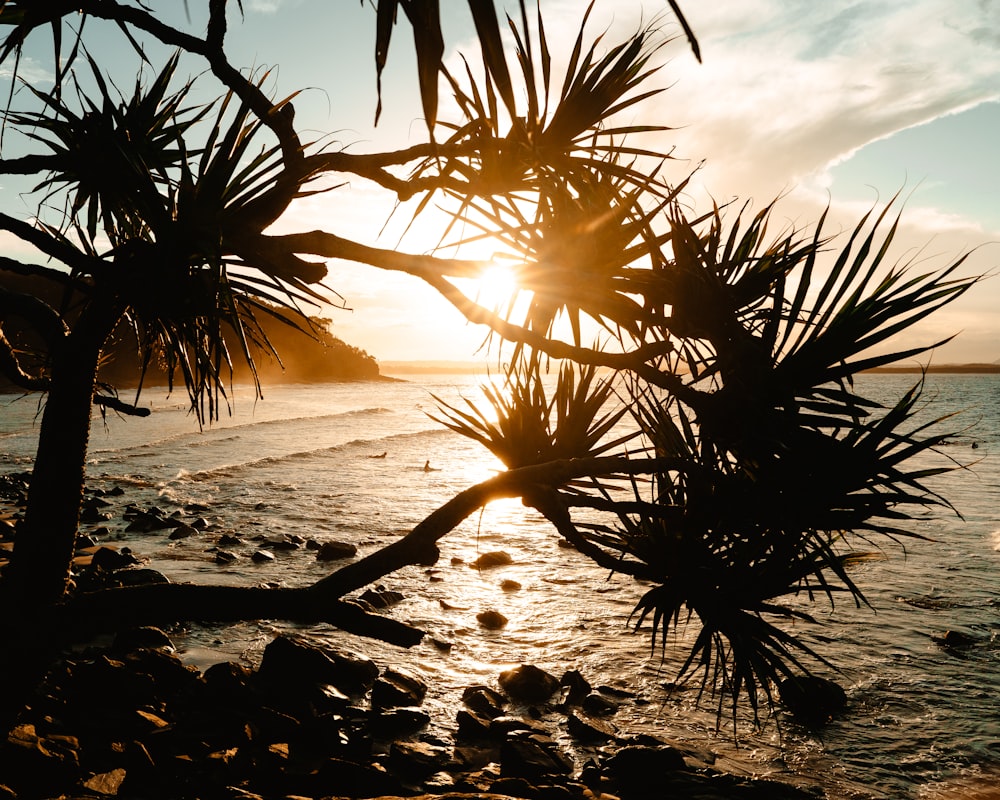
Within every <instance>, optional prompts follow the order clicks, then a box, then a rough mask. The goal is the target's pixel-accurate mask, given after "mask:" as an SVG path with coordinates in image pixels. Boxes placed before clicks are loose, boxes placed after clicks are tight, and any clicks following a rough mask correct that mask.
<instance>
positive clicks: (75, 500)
mask: <svg viewBox="0 0 1000 800" xmlns="http://www.w3.org/2000/svg"><path fill="white" fill-rule="evenodd" d="M119 317H120V309H119V308H118V306H117V305H115V304H113V303H112V302H109V301H105V302H100V301H97V302H93V303H91V304H90V305H88V306H87V307H86V308H85V309H84V310H83V312H82V313H81V315H80V317H79V318H78V319H77V321H76V324H74V325H73V328H72V331H71V332H70V333H69V334H68V335H67V336H66V337H65V339H63V341H62V342H61V343H60V344H59V346H58V347H55V348H54V349H53V352H52V362H51V373H50V384H49V391H48V397H47V399H46V402H45V409H44V411H43V412H42V421H41V425H40V427H39V431H38V451H37V453H36V456H35V465H34V469H33V471H32V475H31V484H30V486H29V489H28V503H27V507H26V508H25V514H24V519H23V520H22V522H21V524H20V525H19V526H18V530H17V535H16V539H15V542H14V553H13V557H12V559H11V564H10V569H9V570H8V572H9V574H8V575H6V576H5V577H6V578H8V579H9V582H10V585H9V586H8V590H9V591H8V599H13V601H14V602H15V603H17V604H18V605H21V606H22V607H21V609H20V611H21V613H24V612H26V611H28V610H30V609H33V608H37V607H38V606H41V605H47V604H49V603H53V602H55V601H57V600H58V599H59V598H60V597H62V596H63V594H64V593H65V591H66V586H67V583H68V580H69V575H70V569H71V567H72V562H73V556H74V554H75V551H76V534H77V527H78V525H79V521H80V505H81V501H82V498H83V489H84V481H85V465H86V460H87V444H88V440H89V438H90V416H91V405H92V401H93V395H94V382H95V379H96V376H97V364H98V360H99V358H100V355H101V351H102V349H103V347H104V343H105V341H106V339H107V338H108V336H109V335H110V333H111V331H112V330H113V329H114V326H115V324H116V323H117V321H118V319H119ZM6 613H10V611H8V612H6Z"/></svg>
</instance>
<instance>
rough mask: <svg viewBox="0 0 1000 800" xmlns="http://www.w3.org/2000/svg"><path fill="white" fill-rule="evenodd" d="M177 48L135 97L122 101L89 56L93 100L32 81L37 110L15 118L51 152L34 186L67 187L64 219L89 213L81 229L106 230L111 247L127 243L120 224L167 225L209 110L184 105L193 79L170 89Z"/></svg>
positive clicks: (92, 235) (38, 188)
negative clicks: (191, 143) (167, 200)
mask: <svg viewBox="0 0 1000 800" xmlns="http://www.w3.org/2000/svg"><path fill="white" fill-rule="evenodd" d="M178 58H179V56H178V54H175V55H174V56H172V57H171V58H170V59H168V61H167V62H166V64H165V66H164V68H163V69H162V70H161V71H160V72H159V74H157V75H156V76H155V78H154V79H153V80H152V81H151V82H150V84H149V85H148V86H144V85H143V84H142V82H141V80H140V79H137V80H136V85H135V88H134V90H133V93H132V96H131V97H130V98H129V99H127V100H125V99H116V98H115V97H114V96H113V95H112V92H111V88H110V87H109V85H108V83H107V81H106V80H105V78H104V77H103V75H102V74H101V71H100V68H99V67H98V65H97V63H96V62H95V61H94V59H93V58H92V57H91V56H90V55H89V54H88V55H87V63H88V64H89V66H90V71H91V73H92V77H93V80H94V84H95V86H96V89H97V96H96V97H95V98H91V97H90V96H88V95H87V94H85V93H83V92H82V90H80V89H79V87H78V90H77V94H78V99H79V104H80V107H81V109H80V111H75V110H74V109H73V108H71V107H70V105H69V104H68V102H67V100H66V98H65V96H64V94H63V93H62V91H57V90H56V89H53V90H51V91H49V92H43V91H41V90H39V89H36V88H34V87H31V86H28V87H27V88H28V89H29V91H30V92H31V93H32V94H33V95H34V96H35V97H36V98H37V99H38V101H39V102H40V103H41V106H42V107H41V110H39V111H35V112H24V113H11V114H9V120H10V121H11V122H13V123H14V124H16V125H18V126H20V127H22V128H25V129H29V130H28V132H27V136H28V137H29V138H31V139H35V140H37V141H39V142H40V143H42V144H44V145H45V146H46V147H47V148H48V149H49V150H50V151H51V154H52V156H51V159H50V163H51V164H52V169H51V170H50V172H49V174H48V176H47V177H46V178H45V179H44V180H43V181H42V182H41V183H39V184H38V185H37V186H36V187H35V189H34V191H41V190H45V191H47V194H46V196H45V197H44V198H43V200H42V202H43V203H44V202H45V201H46V200H47V199H48V198H49V197H51V196H52V195H54V194H56V193H58V192H61V191H62V192H66V193H67V195H68V203H67V206H68V208H67V210H68V213H67V214H66V217H65V219H66V222H67V223H71V222H72V221H74V220H76V219H78V216H77V215H78V214H81V213H82V214H83V215H84V216H83V219H84V220H85V222H83V223H82V224H81V227H82V228H83V229H84V230H85V231H86V232H87V234H88V236H89V237H90V239H94V238H95V237H96V236H97V232H98V223H99V222H100V225H101V230H102V232H103V233H104V234H106V235H107V236H108V238H109V239H110V240H111V243H112V245H113V246H117V245H119V244H122V243H123V241H124V240H122V239H121V238H120V237H119V228H120V227H121V228H124V229H127V230H132V229H133V228H135V227H136V225H137V224H138V225H139V226H140V227H141V226H142V225H150V224H154V225H158V226H160V227H162V225H163V223H164V221H165V219H166V217H167V215H168V209H167V208H166V207H165V204H164V202H163V196H162V195H163V191H164V188H165V187H167V186H169V184H170V182H171V178H170V173H171V171H172V170H174V169H176V168H178V167H179V166H180V165H181V164H182V163H183V161H184V159H185V158H186V157H187V155H188V154H186V153H185V151H184V147H183V140H184V136H185V134H186V133H187V131H188V130H189V129H190V128H191V127H192V126H193V125H194V124H196V123H197V122H198V121H199V120H200V119H201V118H202V117H203V116H204V114H205V113H206V111H207V109H206V108H202V109H198V108H194V107H192V108H184V107H183V102H184V100H185V98H186V97H187V95H188V93H189V91H190V89H191V85H192V84H191V83H190V82H188V83H187V84H185V85H184V86H183V87H182V88H181V89H180V90H178V91H176V92H173V93H168V89H169V86H170V83H171V81H172V80H173V78H174V75H175V73H176V69H177V63H178Z"/></svg>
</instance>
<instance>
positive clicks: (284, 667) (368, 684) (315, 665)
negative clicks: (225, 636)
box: [257, 636, 379, 696]
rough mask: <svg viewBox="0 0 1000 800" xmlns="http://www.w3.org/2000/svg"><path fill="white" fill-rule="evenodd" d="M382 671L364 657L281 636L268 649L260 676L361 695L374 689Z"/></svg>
mask: <svg viewBox="0 0 1000 800" xmlns="http://www.w3.org/2000/svg"><path fill="white" fill-rule="evenodd" d="M378 672H379V670H378V667H377V666H376V665H375V662H373V661H372V660H371V659H368V658H365V657H364V656H360V655H357V654H354V653H348V652H347V651H343V650H327V649H322V650H321V649H320V648H318V647H316V646H315V645H312V644H308V643H306V642H303V641H300V640H298V639H293V638H291V637H289V636H278V637H277V638H275V639H274V640H273V641H272V642H271V643H270V644H269V645H268V646H267V647H265V648H264V654H263V656H262V658H261V662H260V667H259V669H258V670H257V675H258V677H259V678H260V679H262V680H263V681H264V682H266V683H275V682H277V683H279V684H285V685H288V684H294V683H301V682H309V683H326V684H330V685H332V686H336V687H337V688H338V689H340V690H341V691H342V692H344V693H345V694H348V695H351V696H358V695H363V694H365V693H366V692H367V691H368V690H369V689H371V688H372V686H373V685H374V683H375V679H376V678H377V677H378Z"/></svg>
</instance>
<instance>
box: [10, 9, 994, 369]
mask: <svg viewBox="0 0 1000 800" xmlns="http://www.w3.org/2000/svg"><path fill="white" fill-rule="evenodd" d="M189 5H190V7H191V8H192V12H193V13H194V14H195V15H197V8H198V7H200V5H201V4H200V2H198V0H190V2H189ZM233 5H234V6H235V4H233ZM243 5H244V9H245V12H246V13H245V18H244V19H242V20H238V19H234V20H233V24H232V26H231V29H230V32H229V37H228V39H227V43H228V50H229V52H230V54H231V60H232V61H234V63H237V64H239V65H241V66H244V67H247V68H250V67H258V68H260V67H267V66H270V67H274V70H273V72H272V75H271V79H270V80H271V82H272V83H273V88H274V91H275V92H276V93H277V94H278V95H284V94H289V93H291V92H293V91H297V90H300V89H301V90H303V91H302V93H301V95H299V97H297V98H296V101H295V103H296V109H297V116H296V120H297V122H298V123H299V125H300V127H301V128H304V129H306V130H308V131H313V132H314V134H315V137H316V138H317V139H319V138H323V137H326V139H327V140H329V141H336V142H339V143H342V144H343V145H347V146H349V147H350V149H351V150H352V151H354V152H364V151H372V150H377V149H383V148H395V147H403V146H406V145H408V144H413V143H415V142H417V141H420V140H421V139H422V137H423V136H425V134H426V131H425V128H424V126H423V122H422V120H421V118H420V116H421V112H420V105H419V99H418V93H417V88H416V81H415V77H414V74H413V57H412V52H411V50H412V46H411V44H410V43H409V42H408V41H407V38H406V37H407V35H408V29H407V27H406V26H405V23H404V24H400V25H397V28H396V32H395V38H394V41H393V46H392V48H391V50H390V54H389V63H388V66H387V70H386V74H385V76H384V78H383V102H384V104H385V111H384V112H383V115H382V119H381V121H380V123H379V125H378V127H377V128H374V127H373V125H372V122H373V118H374V110H375V95H374V86H375V72H374V66H373V53H374V13H373V12H372V11H371V9H370V8H365V7H362V5H361V4H359V3H357V2H353V3H351V2H347V3H330V2H328V0H244V3H243ZM155 7H162V8H171V13H176V10H177V9H178V8H182V5H181V4H179V3H174V2H170V3H165V2H161V3H158V4H155ZM541 7H542V13H543V16H544V18H545V21H546V31H547V34H548V38H549V46H550V49H551V50H552V52H553V58H554V60H555V61H556V62H559V61H560V60H561V59H563V58H565V54H566V53H568V52H569V47H570V46H571V44H572V41H571V40H572V38H573V37H574V36H575V34H576V31H577V29H578V26H579V21H580V19H581V16H582V12H583V9H584V7H585V4H584V3H583V2H582V0H541ZM681 8H682V9H683V10H684V13H685V14H686V16H687V18H688V21H689V23H690V24H691V26H692V27H693V29H694V31H695V33H696V35H697V37H698V39H699V42H700V45H701V51H702V62H701V63H699V62H698V61H697V60H696V59H695V58H694V56H693V54H692V53H691V50H690V48H689V47H688V46H687V45H686V43H685V42H684V41H683V38H682V37H681V35H680V30H679V28H678V27H677V26H676V24H675V22H674V20H673V18H672V17H671V16H670V13H669V9H668V8H667V4H666V3H665V2H664V0H655V2H654V0H596V3H595V7H594V11H593V15H592V19H591V22H590V25H589V27H588V30H590V31H591V32H592V33H593V34H595V35H596V34H598V33H600V32H601V31H603V30H605V29H606V34H605V39H604V41H607V42H612V41H617V40H619V39H620V38H623V37H625V36H627V35H628V34H630V33H632V32H634V31H635V30H637V28H638V27H639V26H641V25H643V24H647V23H650V22H655V23H656V24H657V25H659V26H660V27H661V28H662V30H663V31H664V33H666V34H668V35H674V36H676V37H677V38H676V40H675V41H673V42H672V43H670V44H669V45H667V46H666V47H665V48H664V49H663V50H662V51H661V53H662V56H663V58H662V61H663V65H662V67H661V68H660V70H659V71H658V73H657V74H656V76H655V77H654V78H653V79H652V83H653V85H657V86H665V87H668V88H667V89H666V91H664V92H663V93H662V94H660V95H658V96H657V97H656V98H655V99H653V100H652V101H649V102H646V103H644V104H643V105H642V106H641V108H640V110H639V111H637V112H636V113H635V115H634V119H633V121H635V122H649V123H655V124H661V125H667V126H670V127H671V128H672V129H673V130H671V131H669V132H666V133H663V134H657V137H658V138H652V139H649V140H646V141H644V143H643V144H644V145H645V146H653V147H657V148H661V149H664V150H669V149H671V148H672V149H673V153H674V155H675V157H676V159H677V161H676V162H675V163H674V165H673V167H672V168H673V169H675V170H676V173H675V174H676V177H677V179H680V178H682V177H685V176H686V175H687V174H688V173H689V172H690V171H691V170H693V169H695V168H696V167H697V171H696V172H695V175H694V179H693V180H692V183H691V184H690V187H689V198H690V200H691V202H692V203H694V204H695V205H696V207H697V208H706V207H708V206H707V205H706V204H708V203H710V202H712V200H715V201H728V200H734V199H736V200H739V201H740V202H743V201H745V200H751V201H752V203H753V206H754V207H755V208H759V207H761V206H763V205H765V204H766V203H768V202H770V201H771V200H773V199H774V198H776V197H778V196H779V195H780V196H781V199H780V201H779V203H778V212H777V213H776V216H775V220H776V222H779V221H780V222H785V221H788V222H789V224H794V225H798V226H805V225H809V224H810V223H812V222H815V221H816V220H817V219H818V218H819V216H820V214H821V213H823V210H824V209H825V208H826V207H827V206H829V208H830V221H831V223H832V224H831V225H830V226H829V227H828V230H830V231H834V230H838V229H840V228H850V227H852V226H853V224H854V223H855V222H856V220H857V219H858V218H860V216H861V215H862V214H864V213H865V212H866V211H868V210H869V209H871V208H872V207H873V206H874V205H876V204H879V203H882V202H884V201H886V200H888V199H889V198H891V197H892V196H893V195H895V194H896V193H897V192H901V194H902V197H903V198H904V199H905V202H904V204H903V217H902V225H901V228H900V233H899V235H898V238H897V245H898V246H897V248H896V251H895V254H896V255H897V256H898V257H899V258H901V259H904V260H906V259H912V260H914V261H915V263H916V264H917V265H918V266H919V269H920V271H927V270H929V269H933V268H940V267H944V266H946V265H947V264H948V263H950V261H951V260H953V259H954V258H956V257H958V256H960V255H962V254H963V253H966V252H968V251H970V250H971V251H973V252H972V254H971V256H970V257H969V259H968V261H967V262H966V265H965V267H964V268H963V271H964V273H968V274H989V273H994V272H996V273H1000V190H998V188H997V187H998V186H1000V148H998V147H997V146H996V144H995V142H996V141H998V140H1000V3H997V2H996V0H969V1H968V2H964V3H954V2H951V1H950V0H912V1H911V2H901V1H897V0H881V1H880V2H873V1H872V0H863V1H862V2H855V1H852V0H830V1H829V2H825V3H815V2H812V0H717V1H716V2H713V3H702V2H683V0H682V2H681ZM442 15H443V19H444V24H445V36H446V45H447V52H446V56H445V58H446V60H447V62H448V63H449V64H458V63H459V61H458V53H459V52H465V53H472V52H473V48H472V46H471V35H472V27H471V23H470V22H469V20H468V18H467V11H466V3H465V2H463V0H442ZM194 24H197V16H196V18H195V20H194ZM91 31H92V32H94V33H95V35H96V36H97V37H98V38H100V37H102V36H106V38H107V41H108V46H107V48H104V47H102V48H101V49H100V50H99V51H96V50H95V52H100V53H101V57H102V59H112V58H119V57H120V58H121V59H122V61H121V69H122V70H123V74H126V75H131V74H134V66H132V65H131V64H130V62H129V61H128V59H129V58H130V57H131V54H130V53H129V52H128V51H127V49H125V50H121V48H118V49H114V47H113V41H114V39H116V37H117V34H116V33H115V32H114V31H107V32H104V33H102V31H101V30H100V28H99V27H97V28H96V31H95V29H91ZM119 50H120V51H121V53H120V55H119ZM27 56H28V57H27V58H26V59H25V61H24V63H23V65H22V76H29V77H30V79H31V80H34V81H37V82H38V83H39V84H43V83H44V82H45V81H46V80H47V79H50V76H51V62H52V59H51V46H50V45H48V44H47V41H46V46H45V47H42V48H39V49H36V50H30V51H29V52H28V53H27ZM129 70H131V72H130V71H129ZM131 80H132V79H131V77H129V78H128V79H127V80H126V81H125V82H124V83H123V85H124V86H126V87H127V86H129V85H130V82H131ZM8 89H9V75H0V91H5V92H6V91H7V90H8ZM4 155H7V153H6V152H5V153H4ZM8 184H9V182H8ZM13 189H14V187H12V186H11V185H5V186H0V195H6V196H3V198H2V200H0V202H2V204H3V206H4V207H5V208H10V207H11V205H12V203H13V202H14V201H13V200H12V197H13V195H14V194H16V192H14V190H13ZM21 202H22V206H21V208H22V211H23V209H24V208H26V206H25V205H23V201H21ZM391 209H392V203H391V199H390V198H387V197H386V196H385V195H384V193H381V192H380V191H377V190H375V189H374V188H373V187H371V186H367V185H364V184H363V183H360V182H356V181H354V182H351V183H350V184H349V185H347V186H345V187H342V188H341V189H338V190H336V191H335V192H331V193H328V194H324V195H321V196H317V197H314V198H310V199H308V200H304V201H301V202H299V203H297V204H296V205H295V206H294V207H293V208H292V209H291V210H290V212H289V214H288V215H287V217H286V218H285V219H283V220H281V222H280V223H279V225H278V226H277V229H279V230H310V229H312V228H315V227H324V228H327V229H329V230H332V231H333V232H335V233H340V234H341V235H346V236H358V237H360V238H363V239H365V240H366V241H372V242H377V243H379V244H381V245H383V246H393V245H395V244H396V243H397V241H398V239H397V237H398V231H399V227H398V225H396V224H395V222H397V221H398V220H400V219H404V218H408V217H403V216H402V215H400V214H398V213H397V215H396V216H395V217H394V218H393V221H392V222H390V223H389V225H388V226H387V227H385V228H384V225H385V223H386V220H387V217H388V216H389V212H390V211H391ZM433 227H434V226H433V225H431V224H427V225H425V226H423V227H421V226H420V225H418V226H416V227H415V228H414V229H413V230H412V231H411V233H410V234H409V235H408V236H407V237H406V238H404V239H403V240H402V246H403V248H404V249H409V250H412V251H416V252H423V251H425V250H427V249H428V248H429V247H431V245H432V244H433V242H434V241H436V237H435V232H434V230H433ZM0 250H6V251H7V252H8V253H9V254H12V255H16V252H14V251H16V244H15V243H13V242H11V241H10V239H9V237H6V238H0ZM328 266H329V269H330V274H329V277H328V281H327V283H328V284H329V285H330V286H331V287H333V288H334V289H336V291H337V292H339V294H340V295H341V296H343V298H344V300H345V302H346V304H347V305H348V306H349V307H350V308H351V309H352V310H350V311H344V310H338V309H334V308H332V307H331V308H328V309H321V310H320V311H319V313H321V314H322V315H323V316H326V317H329V318H330V319H331V320H332V321H333V325H332V330H333V332H334V334H335V335H336V336H338V337H340V338H341V339H344V340H345V341H347V342H349V343H350V344H352V345H355V346H357V347H361V348H363V349H365V350H367V351H368V352H369V353H371V354H372V355H374V356H375V357H376V358H377V359H378V360H379V361H382V362H386V361H399V360H413V359H417V360H470V359H473V358H477V357H480V358H481V357H482V356H483V354H482V352H479V353H478V355H477V350H478V349H479V347H480V345H481V344H482V342H483V339H484V337H485V333H486V332H485V329H483V328H481V327H478V326H473V325H469V324H468V323H466V322H465V320H464V319H463V318H462V317H461V316H460V315H459V314H458V312H457V311H455V310H454V309H452V308H451V306H450V305H449V304H447V303H446V302H445V301H444V300H442V299H441V298H440V297H439V296H438V295H437V294H436V292H434V290H432V289H430V288H428V287H426V286H425V285H423V284H422V283H421V282H420V281H419V280H418V279H415V278H411V277H409V276H404V275H399V274H395V273H391V272H386V271H381V270H377V269H374V268H370V267H364V266H360V265H357V264H349V263H343V262H330V263H329V265H328ZM952 335H954V339H953V340H952V341H951V342H950V343H948V344H947V345H944V346H943V347H941V348H939V349H938V350H937V351H936V352H935V354H934V355H933V362H934V363H954V362H973V361H975V362H992V361H997V360H998V359H1000V275H998V276H997V277H994V278H987V279H986V280H984V281H982V282H981V283H980V284H978V285H977V286H976V287H974V288H973V289H972V290H971V291H970V292H968V293H967V294H966V295H965V296H963V297H962V298H960V299H959V300H958V301H956V302H955V303H954V304H952V305H951V306H949V307H947V308H945V309H943V310H942V311H940V312H938V313H937V314H935V315H934V316H933V317H932V318H931V319H930V320H928V321H927V322H926V323H924V324H922V325H921V327H920V328H919V329H915V330H914V331H911V332H908V333H907V338H906V341H905V342H900V343H898V345H899V346H910V345H912V344H913V343H914V342H918V343H921V344H930V343H932V342H937V341H940V340H942V339H945V338H947V337H949V336H952Z"/></svg>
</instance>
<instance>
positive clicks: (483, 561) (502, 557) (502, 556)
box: [469, 550, 514, 569]
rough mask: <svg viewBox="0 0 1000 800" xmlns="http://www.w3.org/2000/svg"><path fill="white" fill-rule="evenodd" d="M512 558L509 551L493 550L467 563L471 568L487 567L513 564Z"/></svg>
mask: <svg viewBox="0 0 1000 800" xmlns="http://www.w3.org/2000/svg"><path fill="white" fill-rule="evenodd" d="M513 563H514V559H513V558H511V557H510V553H507V552H504V551H503V550H493V551H491V552H489V553H483V554H482V555H481V556H479V558H477V559H476V560H475V561H473V562H471V563H470V564H469V566H470V567H472V568H473V569H489V568H491V567H504V566H506V565H507V564H513Z"/></svg>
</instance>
